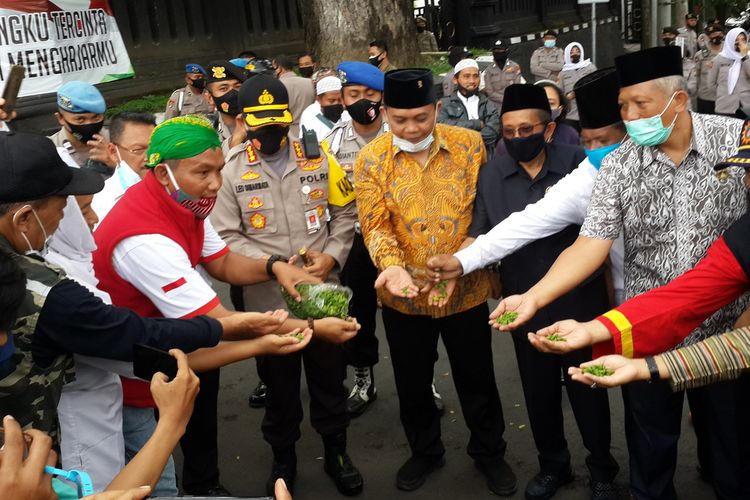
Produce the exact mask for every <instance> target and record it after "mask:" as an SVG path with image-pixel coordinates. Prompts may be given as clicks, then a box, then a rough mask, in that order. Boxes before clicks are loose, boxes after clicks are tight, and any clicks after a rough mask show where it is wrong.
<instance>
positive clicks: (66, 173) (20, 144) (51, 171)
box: [0, 132, 104, 203]
mask: <svg viewBox="0 0 750 500" xmlns="http://www.w3.org/2000/svg"><path fill="white" fill-rule="evenodd" d="M0 158H2V159H3V161H2V162H0V177H2V179H3V182H0V203H15V202H21V201H33V200H41V199H43V198H48V197H50V196H69V195H88V194H94V193H98V192H99V191H101V190H102V189H103V188H104V179H102V176H101V175H100V174H99V173H98V172H96V171H94V170H89V169H84V168H73V167H69V166H68V165H67V164H66V163H65V162H64V161H63V160H62V158H60V155H59V154H58V153H57V149H56V148H55V145H54V144H53V143H52V141H50V140H49V139H48V138H46V137H44V136H43V135H37V134H27V133H24V132H0Z"/></svg>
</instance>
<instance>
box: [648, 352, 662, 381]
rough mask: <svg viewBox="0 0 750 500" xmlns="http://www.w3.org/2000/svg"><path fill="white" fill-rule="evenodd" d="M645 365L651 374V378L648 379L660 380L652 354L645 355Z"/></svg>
mask: <svg viewBox="0 0 750 500" xmlns="http://www.w3.org/2000/svg"><path fill="white" fill-rule="evenodd" d="M645 360H646V366H647V367H648V372H649V373H650V374H651V379H650V380H649V381H648V382H649V383H651V382H658V381H659V380H661V377H660V376H659V366H658V365H657V364H656V360H655V359H654V357H653V356H646V358H645Z"/></svg>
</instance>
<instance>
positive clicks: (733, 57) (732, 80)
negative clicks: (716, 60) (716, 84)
mask: <svg viewBox="0 0 750 500" xmlns="http://www.w3.org/2000/svg"><path fill="white" fill-rule="evenodd" d="M740 33H743V34H744V35H745V37H747V33H746V32H745V30H743V29H742V28H732V29H731V30H729V33H727V36H726V38H725V39H724V46H723V47H722V49H721V52H720V54H721V55H722V56H724V57H726V58H727V59H729V60H730V61H733V63H732V67H730V68H729V76H728V78H727V88H728V89H729V93H730V94H731V93H732V92H734V87H735V85H737V81H738V80H739V79H740V67H741V66H742V54H740V53H739V52H737V51H736V50H734V43H735V42H736V41H737V37H738V36H739V35H740Z"/></svg>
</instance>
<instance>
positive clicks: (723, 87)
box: [708, 28, 750, 118]
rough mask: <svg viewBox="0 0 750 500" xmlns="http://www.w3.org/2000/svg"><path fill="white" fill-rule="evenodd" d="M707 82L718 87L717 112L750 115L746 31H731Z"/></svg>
mask: <svg viewBox="0 0 750 500" xmlns="http://www.w3.org/2000/svg"><path fill="white" fill-rule="evenodd" d="M708 81H709V84H710V85H711V86H712V87H714V88H716V113H717V114H720V115H729V116H738V117H740V118H745V115H748V114H750V62H748V58H747V33H746V32H745V30H743V29H742V28H732V29H731V30H729V33H727V36H726V38H725V39H724V47H723V48H722V49H721V52H720V53H719V55H717V56H716V57H715V58H714V65H713V67H712V68H711V72H710V73H709V74H708Z"/></svg>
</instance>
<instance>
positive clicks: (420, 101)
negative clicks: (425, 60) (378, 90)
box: [383, 68, 437, 109]
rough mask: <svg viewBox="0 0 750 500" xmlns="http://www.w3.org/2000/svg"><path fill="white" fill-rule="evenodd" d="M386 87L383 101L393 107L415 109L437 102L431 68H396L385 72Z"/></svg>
mask: <svg viewBox="0 0 750 500" xmlns="http://www.w3.org/2000/svg"><path fill="white" fill-rule="evenodd" d="M384 87H385V89H384V93H383V103H384V104H385V106H389V107H392V108H398V109H414V108H420V107H422V106H426V105H428V104H435V103H436V102H437V94H436V93H435V86H434V85H433V83H432V71H430V70H429V69H424V68H407V69H394V70H393V71H389V72H388V73H386V74H385V85H384Z"/></svg>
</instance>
